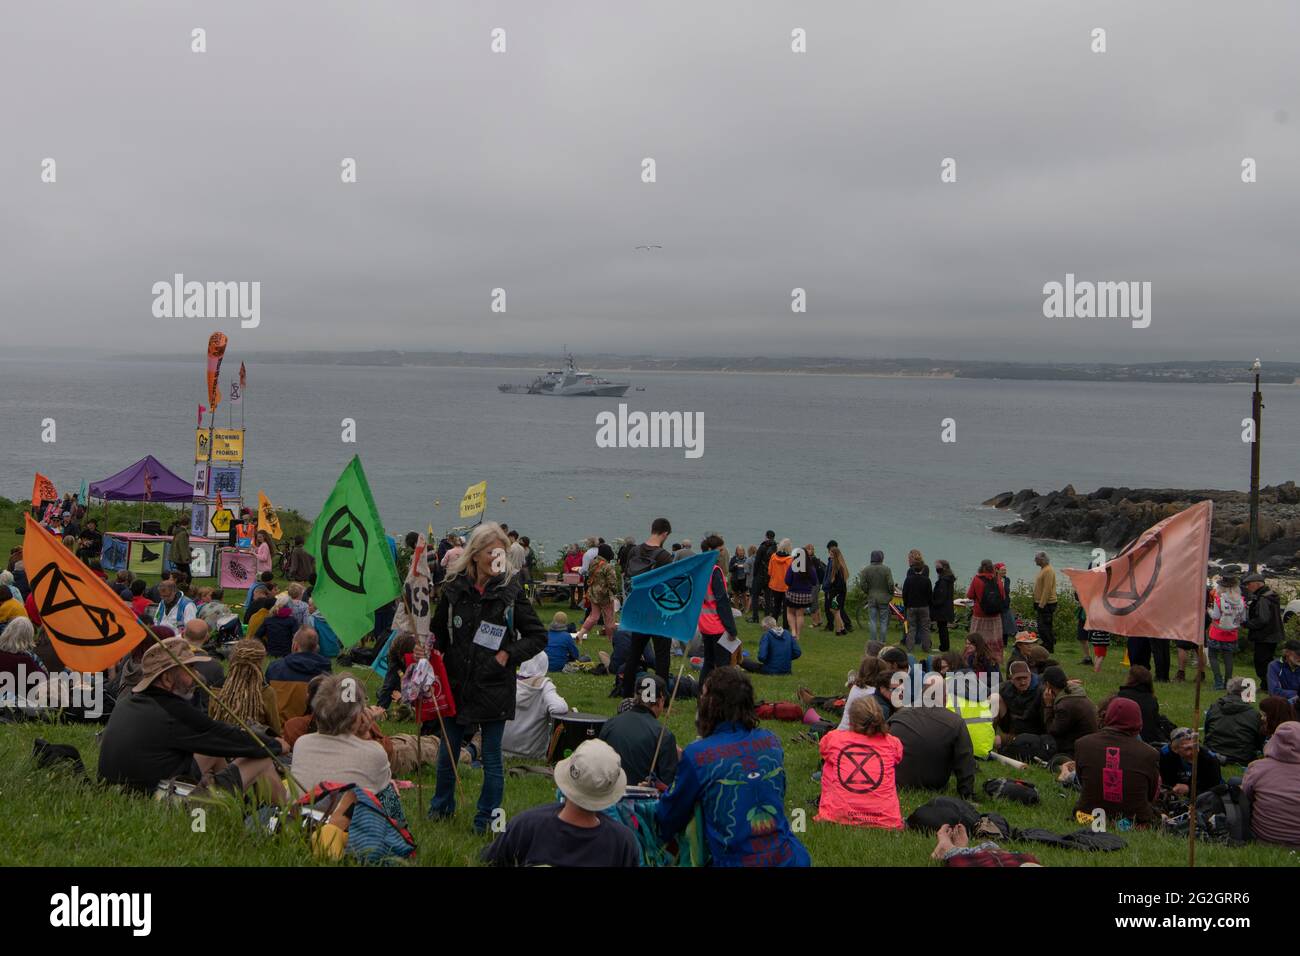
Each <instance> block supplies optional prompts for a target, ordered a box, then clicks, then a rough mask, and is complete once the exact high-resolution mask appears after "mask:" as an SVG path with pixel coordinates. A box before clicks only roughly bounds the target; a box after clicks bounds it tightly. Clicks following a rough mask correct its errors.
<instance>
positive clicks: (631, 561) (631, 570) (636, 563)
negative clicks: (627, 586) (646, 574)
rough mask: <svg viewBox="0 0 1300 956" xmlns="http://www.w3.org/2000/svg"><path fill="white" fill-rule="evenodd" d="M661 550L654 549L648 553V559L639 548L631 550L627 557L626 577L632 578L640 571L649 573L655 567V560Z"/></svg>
mask: <svg viewBox="0 0 1300 956" xmlns="http://www.w3.org/2000/svg"><path fill="white" fill-rule="evenodd" d="M662 550H663V548H656V549H655V550H654V551H651V552H650V557H646V553H645V551H644V550H643V549H641V548H633V549H632V553H631V554H629V555H628V556H627V576H628V577H629V578H634V577H636V576H637V575H638V574H640V573H641V572H642V571H649V570H651V569H652V568H654V567H655V558H657V557H658V556H659V552H660V551H662Z"/></svg>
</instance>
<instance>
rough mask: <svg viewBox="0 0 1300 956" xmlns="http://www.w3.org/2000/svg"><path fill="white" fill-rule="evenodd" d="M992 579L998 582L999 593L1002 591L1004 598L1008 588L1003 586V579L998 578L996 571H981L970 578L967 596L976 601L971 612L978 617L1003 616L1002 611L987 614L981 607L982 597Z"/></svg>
mask: <svg viewBox="0 0 1300 956" xmlns="http://www.w3.org/2000/svg"><path fill="white" fill-rule="evenodd" d="M990 581H996V582H997V588H998V593H1000V594H1001V595H1002V597H1003V598H1004V599H1005V598H1006V596H1007V589H1006V588H1005V587H1003V585H1002V581H1001V580H1000V579H999V578H998V573H997V572H996V571H994V572H993V573H992V574H983V573H980V574H977V575H975V577H973V578H971V580H970V587H968V588H967V589H966V597H968V598H970V599H971V600H972V601H974V602H975V607H973V608H972V609H971V612H972V613H973V614H974V615H975V616H976V617H1001V616H1002V615H1001V614H1000V613H998V614H986V613H984V610H983V608H981V607H980V598H981V597H982V596H983V595H984V588H985V587H987V586H988V583H989V582H990Z"/></svg>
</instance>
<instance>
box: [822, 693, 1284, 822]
mask: <svg viewBox="0 0 1300 956" xmlns="http://www.w3.org/2000/svg"><path fill="white" fill-rule="evenodd" d="M848 718H849V729H848V730H832V731H831V732H830V733H828V734H825V735H823V737H822V738H821V741H820V742H819V747H820V749H821V756H822V795H821V800H820V801H819V803H818V805H817V816H816V819H817V820H823V821H827V822H830V823H846V824H848V825H850V826H858V827H882V828H884V829H887V830H901V829H903V814H902V810H901V809H900V808H899V805H898V786H897V784H896V783H895V778H894V770H895V768H896V767H897V766H898V764H899V761H901V760H902V759H903V742H902V741H901V740H899V739H898V738H897V737H895V736H893V735H891V734H890V733H889V729H888V724H886V723H885V714H884V711H883V710H881V707H880V703H879V702H878V701H877V700H876V698H875V697H874V696H870V697H859V698H858V699H857V700H855V701H854V702H853V703H852V704H850V705H849V708H848ZM1296 726H1297V727H1300V724H1297V725H1296Z"/></svg>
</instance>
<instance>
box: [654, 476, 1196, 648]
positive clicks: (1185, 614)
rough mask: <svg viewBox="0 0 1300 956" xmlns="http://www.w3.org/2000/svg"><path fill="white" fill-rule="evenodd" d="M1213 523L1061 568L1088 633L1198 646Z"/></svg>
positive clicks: (1170, 521)
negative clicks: (1086, 567)
mask: <svg viewBox="0 0 1300 956" xmlns="http://www.w3.org/2000/svg"><path fill="white" fill-rule="evenodd" d="M1213 518H1214V502H1213V501H1210V500H1208V499H1207V500H1205V501H1201V502H1198V503H1197V504H1194V505H1192V506H1191V507H1190V508H1188V509H1186V510H1185V511H1180V512H1179V513H1178V514H1176V515H1173V516H1171V517H1169V518H1166V519H1165V520H1164V521H1161V522H1159V523H1158V524H1155V525H1152V526H1151V527H1150V528H1148V529H1147V530H1146V531H1143V532H1142V534H1141V535H1139V536H1138V539H1137V541H1135V542H1133V544H1131V545H1129V546H1128V547H1127V548H1125V549H1124V550H1123V551H1121V552H1120V553H1119V554H1118V555H1116V556H1115V557H1114V558H1113V559H1111V560H1110V561H1107V562H1106V563H1105V564H1104V565H1102V566H1101V567H1099V568H1093V569H1092V570H1090V571H1078V570H1075V569H1073V568H1066V570H1065V573H1066V574H1067V575H1068V576H1069V578H1070V582H1071V583H1072V584H1073V585H1074V589H1075V590H1076V591H1077V592H1079V604H1080V605H1081V606H1082V607H1083V609H1084V612H1085V613H1086V614H1087V625H1086V626H1087V627H1088V629H1089V630H1093V631H1109V632H1110V633H1111V634H1122V635H1123V636H1125V637H1157V638H1164V639H1166V640H1177V641H1190V642H1191V643H1193V644H1200V643H1202V641H1203V640H1204V628H1205V568H1206V565H1207V564H1208V563H1209V560H1210V522H1211V521H1212V520H1213ZM633 580H635V579H633Z"/></svg>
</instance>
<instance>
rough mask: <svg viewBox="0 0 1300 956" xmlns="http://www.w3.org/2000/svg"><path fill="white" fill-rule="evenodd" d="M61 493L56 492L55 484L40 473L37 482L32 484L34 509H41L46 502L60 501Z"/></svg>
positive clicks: (37, 474) (37, 475)
mask: <svg viewBox="0 0 1300 956" xmlns="http://www.w3.org/2000/svg"><path fill="white" fill-rule="evenodd" d="M58 500H59V493H58V492H57V491H55V490H54V482H52V481H50V479H48V478H46V477H45V476H44V475H42V474H41V473H40V472H39V471H38V472H37V473H36V480H35V481H33V482H32V507H33V508H36V507H39V506H40V504H41V503H42V502H45V501H58Z"/></svg>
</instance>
